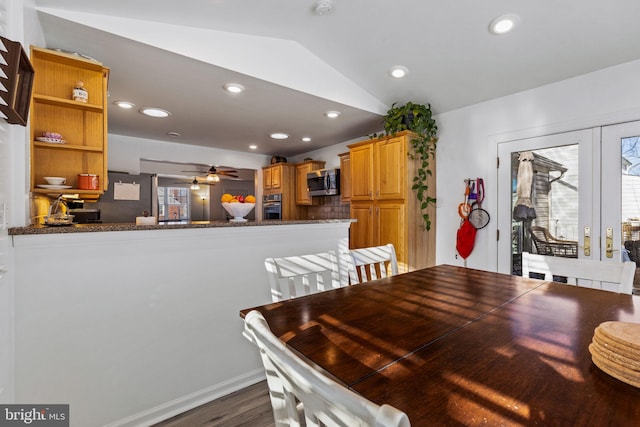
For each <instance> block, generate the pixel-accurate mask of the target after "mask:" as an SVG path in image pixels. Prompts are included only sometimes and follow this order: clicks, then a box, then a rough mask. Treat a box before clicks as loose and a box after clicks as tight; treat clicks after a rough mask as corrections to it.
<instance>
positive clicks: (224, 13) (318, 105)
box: [36, 0, 640, 156]
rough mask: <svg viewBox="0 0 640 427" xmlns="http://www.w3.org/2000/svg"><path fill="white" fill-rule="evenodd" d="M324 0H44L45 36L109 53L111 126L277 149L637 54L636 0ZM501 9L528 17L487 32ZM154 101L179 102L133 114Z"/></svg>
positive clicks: (95, 53)
mask: <svg viewBox="0 0 640 427" xmlns="http://www.w3.org/2000/svg"><path fill="white" fill-rule="evenodd" d="M323 1H325V2H328V4H329V6H331V11H330V12H329V13H327V14H325V15H317V14H316V13H315V6H316V4H317V0H272V1H264V0H189V1H187V2H184V1H183V2H176V1H169V0H136V1H130V0H109V1H104V0H102V1H95V0H36V4H37V7H38V17H39V19H40V22H41V26H42V30H43V34H44V38H45V40H46V46H45V47H50V48H59V49H64V50H67V51H71V52H77V53H80V54H83V55H87V56H90V57H92V58H95V59H97V60H99V61H100V62H102V63H104V64H105V65H106V66H108V67H109V68H110V69H111V76H110V82H109V93H110V102H113V101H116V100H128V101H131V102H133V103H134V104H136V108H134V109H132V110H122V109H119V108H117V107H116V106H115V105H113V104H110V107H109V132H110V133H113V134H121V135H129V136H134V137H140V138H147V139H152V140H162V141H171V142H177V143H186V144H193V145H202V146H210V147H217V148H222V149H228V150H237V151H246V152H256V153H262V154H268V155H284V156H291V155H295V154H299V153H303V152H307V151H311V150H314V149H317V148H321V147H324V146H328V145H332V144H335V143H338V142H343V141H347V140H351V139H355V138H361V137H365V136H366V135H368V134H370V133H372V132H375V131H377V130H380V129H381V128H382V125H381V116H382V115H383V114H384V113H385V112H386V110H387V109H388V108H389V107H390V106H391V105H392V104H393V103H398V104H404V103H405V102H407V101H413V102H417V103H430V104H431V106H432V108H433V110H434V112H435V113H442V112H447V111H450V110H454V109H458V108H461V107H464V106H467V105H471V104H475V103H478V102H482V101H486V100H489V99H492V98H497V97H501V96H505V95H508V94H512V93H516V92H520V91H523V90H527V89H531V88H535V87H538V86H541V85H545V84H548V83H551V82H555V81H559V80H563V79H567V78H570V77H573V76H577V75H580V74H585V73H588V72H591V71H594V70H597V69H602V68H606V67H609V66H613V65H617V64H620V63H624V62H628V61H632V60H635V59H638V58H640V43H638V40H640V25H638V18H640V2H638V1H637V0H609V1H606V2H604V1H595V0H583V1H572V2H558V1H552V0H538V1H535V2H532V1H525V0H485V1H478V0H456V1H449V2H444V1H431V0H425V1H416V0H393V1H388V0H323ZM507 13H513V14H516V15H518V17H519V20H520V22H519V25H518V26H517V27H516V28H515V30H514V31H512V32H511V33H509V34H506V35H501V36H496V35H493V34H491V33H490V32H489V31H488V25H489V23H490V21H491V20H492V19H493V18H495V17H497V16H499V15H503V14H507ZM394 65H402V66H404V67H406V68H407V69H408V71H409V72H408V74H407V76H406V77H405V78H404V79H393V78H391V77H390V76H389V73H388V71H389V69H390V67H392V66H394ZM226 83H238V84H240V85H242V86H243V87H244V88H245V91H244V92H243V93H241V94H235V95H234V94H230V93H228V92H225V91H224V90H223V86H224V84H226ZM146 106H152V107H159V108H163V109H165V110H167V111H169V112H170V113H171V115H170V116H169V117H168V118H165V119H158V118H149V117H146V116H143V115H141V114H139V113H138V109H139V108H140V107H146ZM329 110H335V111H339V112H340V113H341V115H340V116H339V117H338V118H336V119H333V120H330V119H327V118H326V117H325V116H324V115H323V113H324V112H326V111H329ZM276 131H277V132H284V133H287V134H288V135H289V138H288V139H287V140H283V141H276V140H273V139H271V138H270V137H269V134H270V133H271V132H276ZM170 132H177V133H179V134H180V136H169V133H170ZM305 136H307V137H310V138H311V141H310V142H303V141H302V140H301V139H302V137H305ZM252 144H254V145H256V146H257V148H255V149H253V150H252V149H250V148H249V146H250V145H252Z"/></svg>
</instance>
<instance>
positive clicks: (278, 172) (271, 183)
mask: <svg viewBox="0 0 640 427" xmlns="http://www.w3.org/2000/svg"><path fill="white" fill-rule="evenodd" d="M282 168H283V167H282V165H280V164H276V165H272V166H267V167H264V168H262V189H263V190H265V191H270V190H279V189H280V187H281V185H282ZM276 192H277V191H276Z"/></svg>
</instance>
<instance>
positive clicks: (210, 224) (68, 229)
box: [8, 219, 355, 236]
mask: <svg viewBox="0 0 640 427" xmlns="http://www.w3.org/2000/svg"><path fill="white" fill-rule="evenodd" d="M338 222H355V220H354V219H312V220H294V221H248V222H229V221H194V222H191V223H186V224H182V223H166V224H157V225H136V224H134V223H121V224H74V225H70V226H55V227H52V226H47V225H30V226H27V227H11V228H9V230H8V231H9V235H13V236H20V235H32V234H63V233H87V232H103V231H138V230H140V231H145V230H167V229H180V230H183V229H189V228H215V227H255V226H265V225H295V224H327V223H338Z"/></svg>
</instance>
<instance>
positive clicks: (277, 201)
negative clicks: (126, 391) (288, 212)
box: [262, 193, 282, 221]
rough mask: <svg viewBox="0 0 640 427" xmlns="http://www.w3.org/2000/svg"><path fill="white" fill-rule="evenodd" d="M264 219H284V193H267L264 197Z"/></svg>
mask: <svg viewBox="0 0 640 427" xmlns="http://www.w3.org/2000/svg"><path fill="white" fill-rule="evenodd" d="M262 219H263V220H265V221H266V220H282V194H281V193H278V194H265V195H264V196H263V197H262Z"/></svg>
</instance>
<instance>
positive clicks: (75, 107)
mask: <svg viewBox="0 0 640 427" xmlns="http://www.w3.org/2000/svg"><path fill="white" fill-rule="evenodd" d="M31 62H32V64H33V67H34V69H35V70H36V74H35V80H34V84H33V95H32V100H31V101H32V102H31V191H32V192H33V193H35V194H43V195H49V196H52V195H53V196H55V195H59V194H60V193H63V194H78V195H79V196H80V197H82V198H89V199H91V198H94V199H95V198H98V197H99V196H100V195H101V194H103V193H104V192H105V191H106V189H107V188H108V180H107V83H108V80H109V69H108V68H106V67H104V66H103V65H102V64H101V63H99V62H97V61H91V60H87V59H85V58H82V57H80V56H77V55H71V54H68V53H63V52H58V51H55V50H50V49H42V48H38V47H34V46H32V47H31ZM78 81H82V82H83V83H84V87H85V89H87V91H88V93H89V98H88V101H87V102H86V103H84V102H78V101H74V100H73V99H72V93H73V88H74V86H75V85H76V82H78ZM45 132H55V133H59V134H60V135H62V138H63V139H64V140H65V141H66V143H64V144H55V143H49V142H43V141H38V140H37V139H36V138H39V137H41V136H43V134H44V133H45ZM87 173H88V174H95V175H98V176H99V179H100V188H99V189H98V190H80V189H78V188H77V187H78V175H80V174H87ZM45 176H61V177H64V178H66V180H67V184H68V185H71V186H72V187H73V188H69V189H60V190H51V189H46V188H40V187H38V185H42V184H45V183H46V182H45V180H44V177H45Z"/></svg>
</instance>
